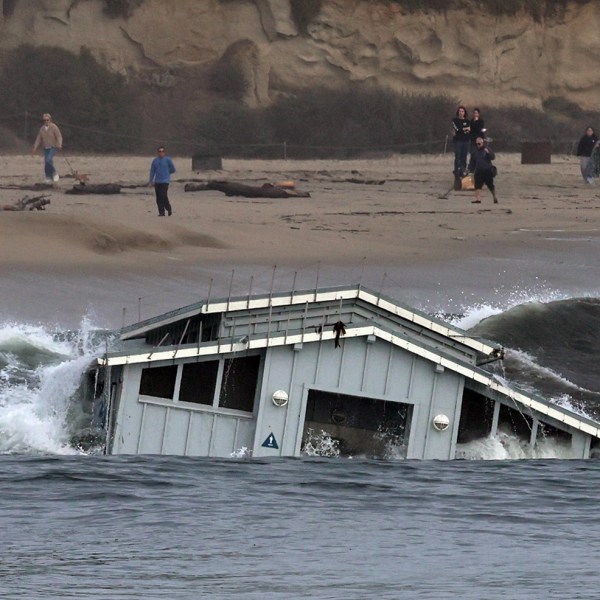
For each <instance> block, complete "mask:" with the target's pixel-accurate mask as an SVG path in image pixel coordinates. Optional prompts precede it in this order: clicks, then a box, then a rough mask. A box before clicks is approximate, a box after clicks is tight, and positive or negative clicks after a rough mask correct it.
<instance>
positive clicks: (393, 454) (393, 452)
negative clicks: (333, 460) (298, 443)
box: [303, 390, 412, 459]
mask: <svg viewBox="0 0 600 600" xmlns="http://www.w3.org/2000/svg"><path fill="white" fill-rule="evenodd" d="M411 415H412V407H411V406H410V405H408V404H403V403H400V402H389V401H385V400H376V399H374V398H363V397H360V396H348V395H345V394H336V393H331V392H322V391H319V390H310V392H309V394H308V401H307V404H306V419H305V422H304V435H303V451H304V452H306V453H308V454H311V453H315V454H319V455H322V456H333V455H342V456H353V455H366V456H369V457H378V458H387V459H391V458H401V457H405V456H406V450H407V448H406V446H407V442H408V431H409V427H410V420H411ZM308 446H311V451H309V450H308ZM319 446H323V447H327V448H332V447H335V452H334V453H328V452H325V453H323V452H322V451H321V450H320V449H319ZM338 451H339V452H338Z"/></svg>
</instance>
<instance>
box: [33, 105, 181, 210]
mask: <svg viewBox="0 0 600 600" xmlns="http://www.w3.org/2000/svg"><path fill="white" fill-rule="evenodd" d="M42 121H43V125H42V126H41V127H40V130H39V132H38V134H37V137H36V138H35V142H34V144H33V153H34V154H35V152H37V150H38V148H42V149H43V150H44V175H45V181H46V183H56V182H57V181H58V180H59V175H58V173H57V171H56V167H55V166H54V157H55V156H56V153H57V152H58V151H59V150H61V149H62V146H63V138H62V133H61V131H60V129H59V127H58V125H56V123H54V122H53V121H52V116H51V115H50V114H49V113H44V114H43V115H42ZM156 153H157V156H156V158H155V159H154V160H153V161H152V164H151V165H150V175H149V177H148V185H149V186H152V185H153V186H154V193H155V196H156V206H157V208H158V216H159V217H164V216H165V215H168V216H169V217H170V216H171V215H172V214H173V209H172V207H171V203H170V202H169V183H170V182H171V175H172V174H173V173H175V165H174V164H173V161H172V160H171V158H170V157H169V156H167V155H166V152H165V147H164V146H159V147H158V148H157V149H156Z"/></svg>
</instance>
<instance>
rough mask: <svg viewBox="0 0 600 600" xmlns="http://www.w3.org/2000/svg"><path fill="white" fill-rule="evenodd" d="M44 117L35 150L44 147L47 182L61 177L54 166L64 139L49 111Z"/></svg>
mask: <svg viewBox="0 0 600 600" xmlns="http://www.w3.org/2000/svg"><path fill="white" fill-rule="evenodd" d="M42 119H43V120H44V124H43V125H42V126H41V127H40V131H39V133H38V134H37V137H36V138H35V143H34V144H33V152H36V151H37V149H38V148H43V150H44V174H45V175H46V183H52V182H53V181H58V179H59V177H58V173H57V172H56V169H55V167H54V155H55V154H56V152H57V151H58V150H60V149H61V148H62V144H63V139H62V134H61V133H60V129H59V128H58V125H56V123H53V122H52V117H51V116H50V115H49V114H48V113H44V115H43V116H42Z"/></svg>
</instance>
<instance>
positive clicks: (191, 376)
mask: <svg viewBox="0 0 600 600" xmlns="http://www.w3.org/2000/svg"><path fill="white" fill-rule="evenodd" d="M218 371H219V361H218V360H209V361H205V362H197V363H188V364H187V365H183V372H182V374H181V388H180V390H179V400H181V401H182V402H195V403H197V404H208V405H211V406H212V403H213V399H214V397H215V387H216V385H217V373H218Z"/></svg>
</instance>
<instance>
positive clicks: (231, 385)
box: [219, 355, 260, 412]
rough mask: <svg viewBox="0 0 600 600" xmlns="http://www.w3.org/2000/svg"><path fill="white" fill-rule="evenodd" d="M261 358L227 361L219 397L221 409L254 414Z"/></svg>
mask: <svg viewBox="0 0 600 600" xmlns="http://www.w3.org/2000/svg"><path fill="white" fill-rule="evenodd" d="M259 367H260V356H258V355H256V356H244V357H242V358H229V359H227V360H226V361H225V365H224V369H223V381H222V382H221V393H220V395H219V406H220V407H221V408H234V409H236V410H245V411H246V412H252V410H253V409H254V396H255V394H256V384H257V383H258V369H259Z"/></svg>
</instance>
